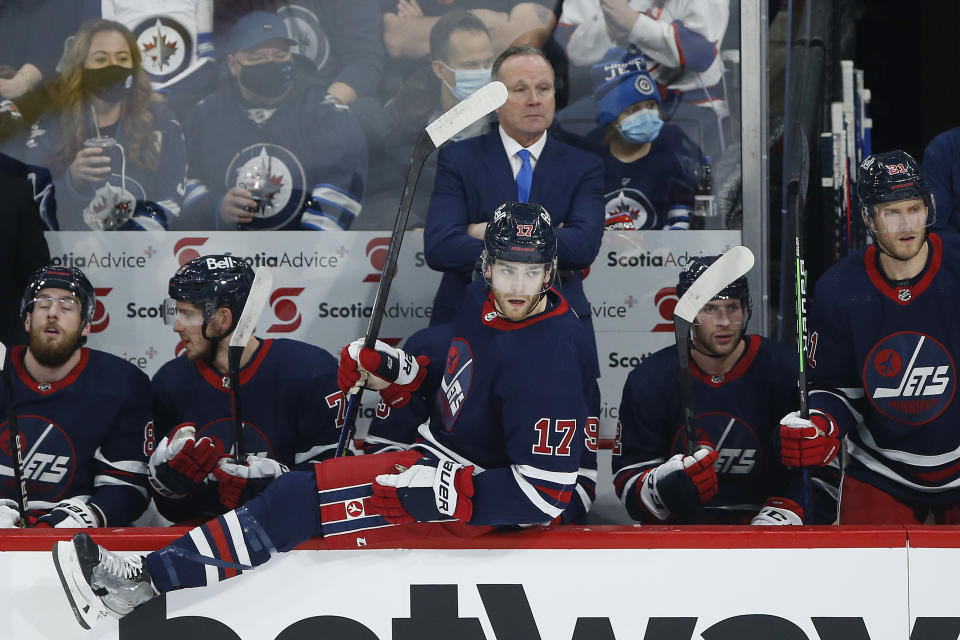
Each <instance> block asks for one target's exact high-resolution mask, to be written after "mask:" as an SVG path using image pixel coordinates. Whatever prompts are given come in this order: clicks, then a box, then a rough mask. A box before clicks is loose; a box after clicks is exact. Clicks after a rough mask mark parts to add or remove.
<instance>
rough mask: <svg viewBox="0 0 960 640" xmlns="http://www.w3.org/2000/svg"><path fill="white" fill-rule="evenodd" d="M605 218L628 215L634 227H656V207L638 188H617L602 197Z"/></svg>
mask: <svg viewBox="0 0 960 640" xmlns="http://www.w3.org/2000/svg"><path fill="white" fill-rule="evenodd" d="M603 201H604V207H605V209H606V212H607V219H610V218H614V217H617V216H621V215H623V214H627V215H629V216H630V217H631V218H632V219H633V224H634V228H636V229H655V228H657V214H656V209H654V207H653V203H651V202H650V199H649V198H648V197H647V196H646V194H644V193H643V192H642V191H640V190H639V189H627V188H624V189H618V190H617V191H611V192H610V193H608V194H606V195H605V196H604V197H603Z"/></svg>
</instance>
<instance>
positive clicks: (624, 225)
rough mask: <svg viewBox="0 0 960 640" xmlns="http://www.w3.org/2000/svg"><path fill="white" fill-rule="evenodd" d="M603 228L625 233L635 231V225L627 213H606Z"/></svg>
mask: <svg viewBox="0 0 960 640" xmlns="http://www.w3.org/2000/svg"><path fill="white" fill-rule="evenodd" d="M604 227H605V228H607V229H615V230H624V231H626V230H633V229H636V228H637V225H636V224H635V223H634V222H633V218H632V217H631V216H630V212H629V211H621V212H619V213H608V214H607V219H606V221H605V222H604Z"/></svg>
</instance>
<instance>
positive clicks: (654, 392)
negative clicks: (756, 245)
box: [613, 256, 835, 525]
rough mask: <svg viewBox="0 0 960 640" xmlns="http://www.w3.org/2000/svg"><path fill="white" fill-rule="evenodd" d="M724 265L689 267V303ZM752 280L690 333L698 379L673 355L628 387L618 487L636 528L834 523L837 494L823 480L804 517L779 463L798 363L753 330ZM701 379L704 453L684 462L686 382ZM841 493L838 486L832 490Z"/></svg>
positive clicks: (720, 300) (794, 475)
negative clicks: (708, 274)
mask: <svg viewBox="0 0 960 640" xmlns="http://www.w3.org/2000/svg"><path fill="white" fill-rule="evenodd" d="M717 257H718V256H705V257H703V258H699V257H698V258H691V259H690V261H689V262H688V263H687V265H686V267H685V268H684V270H683V271H682V272H681V273H680V281H679V283H678V284H677V295H678V296H680V297H682V296H683V294H684V293H686V292H687V289H689V288H690V286H691V285H692V284H693V283H694V281H696V279H697V278H698V277H699V276H700V275H701V274H702V273H703V272H704V271H706V269H707V267H709V266H710V265H711V264H713V263H714V262H715V261H716V259H717ZM752 306H753V305H752V302H751V299H750V290H749V287H748V285H747V278H746V276H741V277H740V278H738V279H736V280H735V281H734V282H733V283H731V284H730V285H728V286H727V287H725V288H724V289H723V290H722V291H721V292H720V293H719V294H718V295H717V296H716V297H715V298H714V299H713V300H710V301H709V302H708V303H707V304H705V305H704V306H703V308H702V309H701V310H700V312H699V313H698V314H697V318H696V321H695V322H694V324H693V326H692V327H691V330H690V339H689V344H688V345H683V348H689V350H690V371H689V373H688V372H686V371H681V370H680V367H679V364H678V359H677V348H678V347H677V346H670V347H666V348H664V349H661V350H660V351H658V352H656V353H654V354H653V355H652V356H650V357H649V358H647V359H645V360H644V361H643V362H642V363H641V364H640V366H638V367H637V368H636V369H634V370H633V371H631V372H630V374H629V376H627V381H626V384H625V385H624V388H623V399H622V400H621V403H620V421H619V422H618V423H617V439H616V443H615V445H614V449H613V472H614V488H615V489H616V492H617V495H618V496H619V497H620V500H621V501H622V502H623V504H624V506H625V507H626V508H627V512H628V513H629V514H630V515H631V516H632V517H633V518H634V519H636V520H639V521H641V522H646V523H652V524H660V523H666V522H669V523H676V524H692V523H699V524H747V523H750V524H757V525H780V524H782V525H789V524H803V523H804V522H806V523H830V522H833V520H834V517H835V514H834V511H835V497H833V498H831V497H830V496H829V491H828V490H829V483H828V482H825V481H824V480H823V479H821V478H819V477H818V478H815V479H814V481H813V483H812V484H813V487H812V488H811V490H810V498H811V499H809V500H808V505H807V506H808V510H809V513H806V514H805V513H804V497H803V484H802V479H801V474H800V472H799V471H798V470H788V469H785V468H784V467H783V466H781V464H780V460H779V458H778V456H777V442H776V437H777V431H776V428H775V426H776V425H777V422H778V416H780V415H782V414H783V411H784V410H788V409H789V408H790V407H792V406H794V404H795V403H796V394H797V390H796V389H797V358H796V356H795V355H794V354H793V353H792V352H791V351H790V350H789V349H787V348H786V347H784V346H783V345H780V344H778V343H775V342H771V341H770V340H767V339H765V338H762V337H761V336H758V335H750V334H747V333H746V327H747V322H748V321H749V319H750V312H751V310H752ZM681 375H690V376H691V377H692V378H693V380H692V382H693V416H694V419H693V426H694V429H695V433H696V438H697V445H698V446H699V449H698V450H697V451H696V453H694V455H686V451H687V435H686V430H685V427H684V420H683V406H682V400H681V394H680V392H679V389H680V386H679V384H678V383H677V380H678V376H681ZM833 491H834V492H835V488H834V489H833Z"/></svg>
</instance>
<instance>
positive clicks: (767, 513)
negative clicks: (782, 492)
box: [750, 497, 803, 526]
mask: <svg viewBox="0 0 960 640" xmlns="http://www.w3.org/2000/svg"><path fill="white" fill-rule="evenodd" d="M750 524H752V525H761V526H783V525H791V524H792V525H801V524H803V509H802V508H801V507H800V505H798V504H797V503H796V502H794V501H793V500H790V499H789V498H779V497H772V498H767V501H766V502H764V503H763V507H761V509H760V512H759V513H758V514H757V515H755V516H753V520H751V521H750Z"/></svg>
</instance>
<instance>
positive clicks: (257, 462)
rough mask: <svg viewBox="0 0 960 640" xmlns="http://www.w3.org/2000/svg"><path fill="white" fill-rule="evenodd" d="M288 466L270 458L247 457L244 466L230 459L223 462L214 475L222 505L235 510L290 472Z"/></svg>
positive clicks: (214, 471) (219, 464)
mask: <svg viewBox="0 0 960 640" xmlns="http://www.w3.org/2000/svg"><path fill="white" fill-rule="evenodd" d="M289 470H290V469H288V468H287V466H286V465H283V464H280V463H279V462H277V461H276V460H272V459H270V458H262V457H260V456H253V455H249V456H247V458H246V460H245V461H244V464H238V463H237V462H235V461H232V460H230V459H228V458H224V459H223V460H221V461H220V462H219V463H218V465H217V468H216V469H214V470H213V475H214V477H215V478H216V479H217V481H218V482H219V486H218V487H217V492H218V493H219V495H220V503H221V504H222V505H223V506H225V507H226V508H228V509H234V508H236V507H237V506H239V505H241V504H243V503H244V502H246V501H247V500H250V499H251V498H253V497H254V496H256V495H257V494H259V493H260V492H261V491H263V490H264V489H266V488H267V485H268V484H270V483H271V482H272V481H273V479H274V478H276V477H277V476H279V475H282V474H284V473H286V472H287V471H289Z"/></svg>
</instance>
